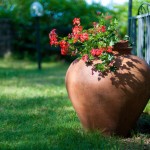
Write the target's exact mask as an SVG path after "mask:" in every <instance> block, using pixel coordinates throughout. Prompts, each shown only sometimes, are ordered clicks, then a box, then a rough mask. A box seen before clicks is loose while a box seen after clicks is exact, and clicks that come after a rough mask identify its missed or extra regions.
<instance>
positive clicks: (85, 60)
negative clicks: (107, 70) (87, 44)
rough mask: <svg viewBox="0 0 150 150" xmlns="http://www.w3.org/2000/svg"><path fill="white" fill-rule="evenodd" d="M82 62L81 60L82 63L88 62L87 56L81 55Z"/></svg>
mask: <svg viewBox="0 0 150 150" xmlns="http://www.w3.org/2000/svg"><path fill="white" fill-rule="evenodd" d="M82 60H83V61H84V62H88V60H89V56H88V55H87V54H85V55H83V56H82Z"/></svg>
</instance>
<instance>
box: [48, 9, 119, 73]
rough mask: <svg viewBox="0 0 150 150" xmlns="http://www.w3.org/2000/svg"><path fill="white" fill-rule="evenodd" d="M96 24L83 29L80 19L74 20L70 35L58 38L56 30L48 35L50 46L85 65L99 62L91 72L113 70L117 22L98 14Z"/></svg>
mask: <svg viewBox="0 0 150 150" xmlns="http://www.w3.org/2000/svg"><path fill="white" fill-rule="evenodd" d="M98 20H99V21H98V22H93V27H91V28H89V29H83V27H82V26H81V24H80V18H74V20H73V25H74V26H73V28H72V33H70V34H68V36H67V37H63V38H60V37H59V36H58V35H57V34H56V29H53V30H52V31H51V32H50V33H49V38H50V45H51V46H52V45H54V46H59V47H60V48H61V54H62V55H71V56H75V55H77V56H78V57H79V58H80V59H82V60H83V61H84V62H85V63H86V64H92V63H93V60H100V63H97V64H94V68H93V70H98V71H101V72H105V71H109V70H113V69H112V68H114V65H113V59H114V56H113V51H112V49H113V45H114V44H115V43H117V42H118V41H119V38H118V32H117V24H118V22H117V20H116V19H113V18H112V17H111V16H108V15H104V14H102V13H100V12H98Z"/></svg>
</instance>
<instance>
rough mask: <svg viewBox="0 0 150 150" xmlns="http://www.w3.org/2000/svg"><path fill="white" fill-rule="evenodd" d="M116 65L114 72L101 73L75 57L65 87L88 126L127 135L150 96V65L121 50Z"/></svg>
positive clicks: (83, 122)
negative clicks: (122, 52)
mask: <svg viewBox="0 0 150 150" xmlns="http://www.w3.org/2000/svg"><path fill="white" fill-rule="evenodd" d="M94 63H98V61H95V62H94ZM115 66H116V67H117V70H116V71H115V72H108V73H106V74H101V73H99V72H95V71H94V72H93V71H92V65H88V66H87V65H86V64H85V62H84V61H83V60H75V61H74V62H73V63H72V64H71V65H70V67H69V68H68V71H67V73H66V88H67V92H68V96H69V98H70V100H71V102H72V104H73V107H74V109H75V111H76V113H77V115H78V117H79V119H80V121H81V123H82V125H83V127H84V128H85V129H87V130H98V131H100V132H101V133H102V134H104V135H118V136H123V137H126V136H128V134H129V132H130V131H131V129H132V128H133V127H134V125H135V123H136V121H137V119H138V118H139V116H140V114H141V113H142V112H143V109H144V108H145V106H146V104H147V102H148V100H149V99H150V67H149V66H148V64H147V63H146V62H145V61H144V60H142V59H140V58H138V57H137V56H134V55H131V54H121V53H120V54H117V56H116V59H115Z"/></svg>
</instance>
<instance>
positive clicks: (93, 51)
mask: <svg viewBox="0 0 150 150" xmlns="http://www.w3.org/2000/svg"><path fill="white" fill-rule="evenodd" d="M102 53H103V49H102V48H100V49H94V48H93V49H92V50H91V54H92V56H100V55H101V54H102Z"/></svg>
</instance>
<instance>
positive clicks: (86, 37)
mask: <svg viewBox="0 0 150 150" xmlns="http://www.w3.org/2000/svg"><path fill="white" fill-rule="evenodd" d="M88 39H89V35H88V34H87V33H83V34H80V40H81V42H84V41H86V40H88Z"/></svg>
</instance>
